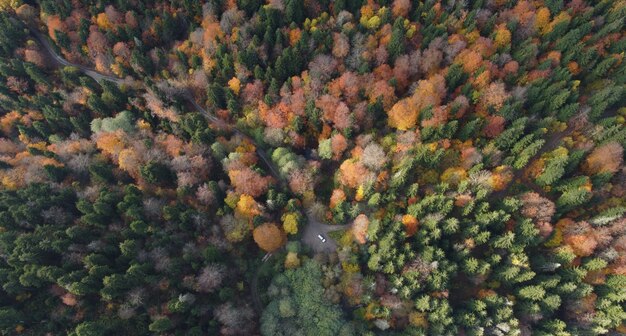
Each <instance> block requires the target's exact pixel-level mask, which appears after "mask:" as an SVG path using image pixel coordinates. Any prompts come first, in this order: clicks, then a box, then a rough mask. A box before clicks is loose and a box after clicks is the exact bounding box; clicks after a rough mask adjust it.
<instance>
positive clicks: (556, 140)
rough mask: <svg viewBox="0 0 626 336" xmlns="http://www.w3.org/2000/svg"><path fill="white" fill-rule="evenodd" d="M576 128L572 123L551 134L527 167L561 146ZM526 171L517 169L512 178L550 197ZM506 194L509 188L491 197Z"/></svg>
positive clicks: (500, 196)
mask: <svg viewBox="0 0 626 336" xmlns="http://www.w3.org/2000/svg"><path fill="white" fill-rule="evenodd" d="M575 130H576V129H575V127H573V126H572V125H568V126H567V128H566V129H565V130H563V131H561V132H555V133H553V134H552V136H550V138H549V139H548V140H547V141H546V143H545V144H544V145H543V146H541V148H540V149H539V150H538V151H537V153H535V155H533V156H532V157H531V158H530V159H529V160H528V164H527V165H526V166H527V167H529V166H531V165H532V163H533V162H535V160H537V159H539V158H541V156H542V155H543V154H545V153H547V152H550V151H553V150H555V149H556V148H557V147H558V146H560V145H561V144H562V143H563V139H564V138H566V137H568V136H570V135H571V134H572V133H573V132H574V131H575ZM525 173H526V168H522V169H517V170H515V171H514V172H513V178H512V179H511V180H512V181H513V182H515V181H520V182H521V184H523V185H524V186H525V187H527V188H528V189H531V190H532V191H534V192H536V193H537V194H539V195H541V197H544V198H547V199H550V195H548V193H547V192H546V191H545V190H544V189H543V188H541V187H540V186H538V185H537V184H536V183H535V182H533V181H532V180H530V179H529V178H528V176H526V174H525ZM506 196H507V189H504V190H501V191H498V192H495V193H493V194H491V197H492V198H496V199H502V198H504V197H506Z"/></svg>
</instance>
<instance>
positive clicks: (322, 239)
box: [317, 234, 326, 243]
mask: <svg viewBox="0 0 626 336" xmlns="http://www.w3.org/2000/svg"><path fill="white" fill-rule="evenodd" d="M317 238H319V239H320V240H321V241H322V243H325V242H326V238H324V236H322V235H321V234H318V235H317Z"/></svg>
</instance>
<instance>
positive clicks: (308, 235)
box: [26, 24, 349, 253]
mask: <svg viewBox="0 0 626 336" xmlns="http://www.w3.org/2000/svg"><path fill="white" fill-rule="evenodd" d="M26 26H27V27H28V30H29V31H30V33H31V35H33V36H34V37H35V38H36V39H37V41H38V42H39V43H40V44H41V45H42V46H43V47H44V48H45V49H46V51H47V53H48V54H50V57H51V59H52V60H54V62H55V63H57V64H58V65H60V66H71V67H75V68H77V69H79V70H80V71H82V72H83V73H84V74H85V75H87V76H89V77H91V78H93V79H94V80H96V81H97V82H101V81H109V82H113V83H115V84H117V85H118V86H120V85H122V84H127V83H128V80H123V79H120V78H117V77H113V76H110V75H107V74H103V73H101V72H98V71H96V70H94V69H91V68H88V67H86V66H83V65H80V64H74V63H71V62H69V61H68V60H66V59H65V58H63V57H62V56H61V55H59V54H58V53H57V52H56V50H55V49H54V48H53V47H52V45H51V44H50V41H48V38H47V37H46V36H45V35H43V34H42V33H41V32H40V31H39V30H38V29H36V28H34V27H32V26H31V25H28V24H27V25H26ZM138 83H142V85H143V82H138ZM182 97H183V98H184V99H185V100H187V101H188V102H189V103H190V104H191V105H192V106H193V107H194V108H195V109H196V110H198V111H199V112H200V113H201V114H202V115H203V116H204V117H205V118H206V119H207V121H209V123H211V124H213V125H215V126H217V127H219V128H221V129H226V130H230V131H231V132H233V133H235V134H238V135H240V136H241V137H243V138H246V139H247V140H249V141H250V142H252V143H253V144H254V145H255V147H256V153H257V155H258V156H259V158H260V159H261V161H263V163H264V164H265V166H266V168H267V169H268V170H269V173H270V174H271V175H272V176H273V177H274V178H275V179H276V181H277V182H278V183H279V184H280V186H281V187H282V189H284V190H286V191H287V192H290V190H289V187H288V185H287V181H286V179H285V177H284V176H282V175H281V174H280V173H279V171H278V168H277V167H276V165H275V164H274V162H272V161H271V160H270V159H269V156H268V155H267V152H266V151H265V150H264V149H263V148H262V147H261V146H259V144H258V143H257V142H256V141H255V140H254V138H253V137H251V136H250V135H248V134H246V133H245V132H243V131H242V130H240V129H239V128H237V127H236V126H235V125H233V124H231V123H228V122H226V121H224V120H222V119H220V118H218V117H217V116H215V115H214V114H212V113H210V112H209V111H208V110H207V109H206V108H204V107H202V106H201V105H200V104H199V103H198V102H197V101H196V100H195V99H194V97H193V94H192V93H191V91H189V90H186V91H185V92H184V93H183V94H182ZM306 210H307V213H308V212H309V211H308V209H306ZM307 220H308V223H307V225H306V227H305V228H304V231H303V234H302V238H301V240H302V242H303V243H305V244H306V245H307V246H309V247H310V248H311V249H312V250H313V251H315V252H317V253H322V252H334V251H335V250H336V248H337V243H336V242H335V241H334V240H333V239H332V238H331V237H330V236H329V235H328V233H330V232H332V231H336V230H340V229H345V228H347V227H348V226H349V225H342V226H338V225H328V224H325V223H323V222H321V221H319V220H317V219H315V218H313V217H312V216H311V215H307ZM318 235H322V236H324V238H325V239H326V242H322V241H321V240H320V239H319V238H318Z"/></svg>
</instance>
